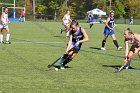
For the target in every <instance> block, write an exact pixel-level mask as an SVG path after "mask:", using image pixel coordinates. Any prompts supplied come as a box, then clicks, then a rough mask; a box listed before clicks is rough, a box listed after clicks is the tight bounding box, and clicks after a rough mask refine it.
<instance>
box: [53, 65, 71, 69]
mask: <svg viewBox="0 0 140 93" xmlns="http://www.w3.org/2000/svg"><path fill="white" fill-rule="evenodd" d="M54 67H55V68H58V69H60V66H58V65H54ZM64 68H72V67H69V66H65V67H64Z"/></svg>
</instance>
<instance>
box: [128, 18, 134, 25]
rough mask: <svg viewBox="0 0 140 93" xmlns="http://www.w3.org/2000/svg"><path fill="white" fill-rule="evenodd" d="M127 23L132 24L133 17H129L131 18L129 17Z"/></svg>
mask: <svg viewBox="0 0 140 93" xmlns="http://www.w3.org/2000/svg"><path fill="white" fill-rule="evenodd" d="M129 24H130V25H133V17H131V18H130V19H129Z"/></svg>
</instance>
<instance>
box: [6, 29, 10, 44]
mask: <svg viewBox="0 0 140 93" xmlns="http://www.w3.org/2000/svg"><path fill="white" fill-rule="evenodd" d="M5 29H6V42H5V43H6V44H11V42H10V30H9V28H8V27H6V28H5Z"/></svg>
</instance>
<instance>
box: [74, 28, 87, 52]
mask: <svg viewBox="0 0 140 93" xmlns="http://www.w3.org/2000/svg"><path fill="white" fill-rule="evenodd" d="M71 33H72V45H73V46H74V48H75V49H77V50H80V48H81V45H82V43H80V44H79V45H78V46H75V44H76V42H77V41H80V40H83V37H84V36H83V33H82V31H81V27H79V29H78V33H76V34H75V33H74V31H73V30H72V31H71Z"/></svg>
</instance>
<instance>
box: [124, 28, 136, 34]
mask: <svg viewBox="0 0 140 93" xmlns="http://www.w3.org/2000/svg"><path fill="white" fill-rule="evenodd" d="M126 30H127V31H128V33H129V34H134V33H133V32H132V30H131V29H130V28H127V29H126Z"/></svg>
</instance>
